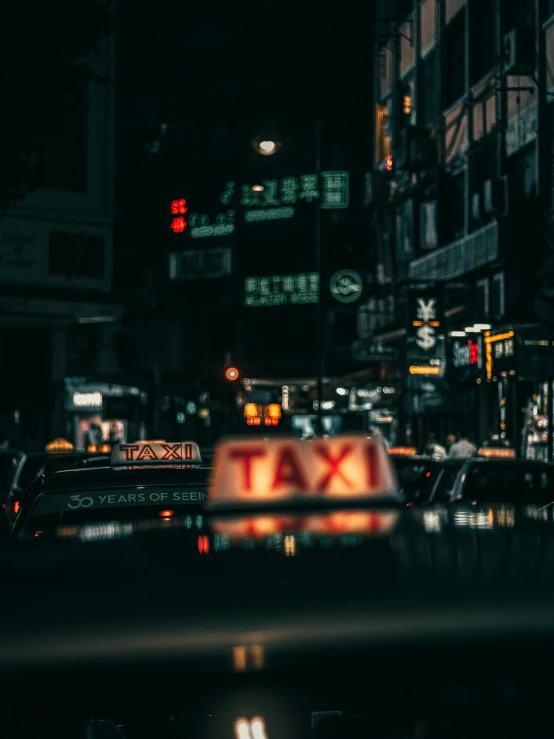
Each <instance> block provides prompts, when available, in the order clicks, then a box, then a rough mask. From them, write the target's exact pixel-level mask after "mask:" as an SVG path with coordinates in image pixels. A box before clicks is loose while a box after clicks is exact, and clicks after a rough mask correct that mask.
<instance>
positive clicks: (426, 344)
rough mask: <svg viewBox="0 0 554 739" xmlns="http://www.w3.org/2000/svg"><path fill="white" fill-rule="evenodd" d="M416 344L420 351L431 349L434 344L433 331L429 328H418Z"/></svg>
mask: <svg viewBox="0 0 554 739" xmlns="http://www.w3.org/2000/svg"><path fill="white" fill-rule="evenodd" d="M416 344H417V345H418V346H419V347H420V348H421V349H432V348H433V347H434V346H435V344H436V339H435V329H433V328H431V327H430V326H422V327H421V328H418V330H417V339H416Z"/></svg>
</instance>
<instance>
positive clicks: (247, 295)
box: [244, 272, 319, 308]
mask: <svg viewBox="0 0 554 739" xmlns="http://www.w3.org/2000/svg"><path fill="white" fill-rule="evenodd" d="M318 302H319V274H318V273H317V272H307V273H302V274H298V275H271V276H270V277H247V278H246V279H245V281H244V305H245V307H247V308H259V307H261V306H275V305H302V304H305V303H318Z"/></svg>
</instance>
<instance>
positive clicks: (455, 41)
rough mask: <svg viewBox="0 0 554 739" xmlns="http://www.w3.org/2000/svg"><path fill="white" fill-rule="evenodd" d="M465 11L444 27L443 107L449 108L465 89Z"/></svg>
mask: <svg viewBox="0 0 554 739" xmlns="http://www.w3.org/2000/svg"><path fill="white" fill-rule="evenodd" d="M464 35H465V13H458V14H457V15H456V17H455V18H454V20H453V21H452V22H451V23H450V25H448V26H447V27H446V28H445V29H444V44H443V48H444V60H443V61H444V63H443V64H442V75H443V77H442V107H443V109H445V108H449V107H450V106H451V105H452V103H454V102H455V101H456V100H458V99H459V98H461V97H462V95H463V94H464V89H465V37H464Z"/></svg>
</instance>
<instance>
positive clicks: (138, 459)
mask: <svg viewBox="0 0 554 739" xmlns="http://www.w3.org/2000/svg"><path fill="white" fill-rule="evenodd" d="M201 461H202V457H201V455H200V449H199V447H198V444H196V442H194V441H182V442H180V441H178V442H168V441H135V442H134V443H132V444H116V445H115V446H114V447H113V449H112V456H111V463H112V466H125V467H127V466H129V465H133V466H134V465H139V464H148V465H153V464H164V465H168V464H198V463H199V462H201Z"/></svg>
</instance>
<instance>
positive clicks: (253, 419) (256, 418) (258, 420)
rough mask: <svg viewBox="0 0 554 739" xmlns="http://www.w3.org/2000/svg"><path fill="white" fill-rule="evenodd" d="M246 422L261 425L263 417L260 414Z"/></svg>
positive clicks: (249, 424) (251, 424) (250, 424)
mask: <svg viewBox="0 0 554 739" xmlns="http://www.w3.org/2000/svg"><path fill="white" fill-rule="evenodd" d="M266 420H267V419H266ZM246 423H247V425H248V426H260V425H261V423H262V419H261V418H260V417H259V416H254V418H247V419H246ZM266 426H267V423H266Z"/></svg>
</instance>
